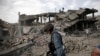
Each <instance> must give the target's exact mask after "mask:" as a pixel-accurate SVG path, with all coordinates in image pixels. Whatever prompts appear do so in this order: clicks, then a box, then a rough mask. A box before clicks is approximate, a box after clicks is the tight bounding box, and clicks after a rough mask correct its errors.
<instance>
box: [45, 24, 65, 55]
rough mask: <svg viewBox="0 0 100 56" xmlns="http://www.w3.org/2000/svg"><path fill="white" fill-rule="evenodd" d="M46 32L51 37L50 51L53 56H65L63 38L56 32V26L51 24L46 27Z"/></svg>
mask: <svg viewBox="0 0 100 56" xmlns="http://www.w3.org/2000/svg"><path fill="white" fill-rule="evenodd" d="M44 32H46V33H47V34H50V35H51V41H50V43H49V49H50V52H51V54H52V56H65V52H64V50H63V42H62V36H61V35H60V34H59V33H58V32H56V31H54V26H53V25H52V24H50V23H48V24H46V25H45V26H44Z"/></svg>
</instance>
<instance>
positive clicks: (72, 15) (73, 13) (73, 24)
mask: <svg viewBox="0 0 100 56" xmlns="http://www.w3.org/2000/svg"><path fill="white" fill-rule="evenodd" d="M97 11H98V10H96V9H89V8H85V9H82V8H80V9H79V10H68V12H67V13H69V16H68V19H71V20H70V21H69V23H68V24H69V26H66V28H64V32H67V33H74V32H76V31H78V32H79V31H80V33H81V32H84V31H85V29H88V30H91V31H94V30H96V25H95V22H96V21H98V20H97V19H96V17H95V16H94V13H95V12H97ZM88 14H91V15H92V16H91V17H90V16H87V15H88Z"/></svg>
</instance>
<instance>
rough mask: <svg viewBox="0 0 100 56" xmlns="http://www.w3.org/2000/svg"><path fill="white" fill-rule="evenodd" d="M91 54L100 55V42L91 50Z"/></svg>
mask: <svg viewBox="0 0 100 56" xmlns="http://www.w3.org/2000/svg"><path fill="white" fill-rule="evenodd" d="M91 56H100V44H99V45H98V46H97V47H96V48H95V49H94V50H93V51H92V53H91Z"/></svg>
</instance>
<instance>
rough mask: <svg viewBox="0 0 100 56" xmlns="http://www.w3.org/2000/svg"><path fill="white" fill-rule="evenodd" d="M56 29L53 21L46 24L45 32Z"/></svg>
mask: <svg viewBox="0 0 100 56" xmlns="http://www.w3.org/2000/svg"><path fill="white" fill-rule="evenodd" d="M53 29H54V26H53V25H52V24H51V23H48V24H46V25H45V26H44V32H46V33H49V34H51V33H52V31H53Z"/></svg>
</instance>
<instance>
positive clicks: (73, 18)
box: [19, 8, 98, 33]
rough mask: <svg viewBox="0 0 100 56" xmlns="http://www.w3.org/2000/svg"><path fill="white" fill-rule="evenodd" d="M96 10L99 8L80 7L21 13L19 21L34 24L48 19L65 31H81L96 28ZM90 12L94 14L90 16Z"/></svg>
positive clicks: (22, 23) (23, 24)
mask: <svg viewBox="0 0 100 56" xmlns="http://www.w3.org/2000/svg"><path fill="white" fill-rule="evenodd" d="M95 12H98V10H96V9H94V8H92V9H89V8H85V9H83V8H80V9H79V10H68V11H67V12H65V11H60V12H49V13H42V14H37V15H26V14H22V15H20V13H19V23H20V26H34V25H35V23H39V24H43V21H44V22H45V21H46V20H48V22H49V23H53V24H54V25H55V27H56V28H57V27H59V28H58V29H60V30H61V29H62V30H61V31H64V32H65V33H74V32H76V31H78V32H79V31H80V32H81V31H85V29H91V31H92V30H96V26H95V22H96V21H97V20H96V17H95ZM88 14H92V16H91V17H90V16H88ZM51 18H53V20H51ZM39 21H40V22H39ZM57 22H58V23H57ZM57 24H58V26H57Z"/></svg>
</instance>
